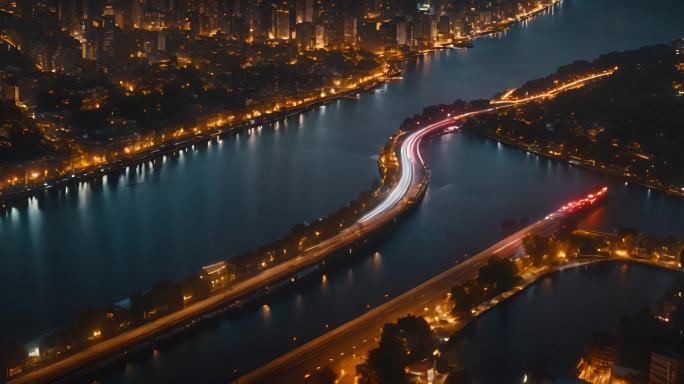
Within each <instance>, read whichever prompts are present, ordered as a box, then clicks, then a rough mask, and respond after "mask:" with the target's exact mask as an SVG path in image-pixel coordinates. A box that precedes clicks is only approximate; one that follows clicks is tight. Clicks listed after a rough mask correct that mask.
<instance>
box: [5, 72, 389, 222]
mask: <svg viewBox="0 0 684 384" xmlns="http://www.w3.org/2000/svg"><path fill="white" fill-rule="evenodd" d="M394 75H395V72H394V71H391V70H388V71H387V72H385V73H383V74H382V76H379V78H377V79H375V80H372V81H370V82H368V83H366V84H361V85H359V86H358V87H356V88H353V89H349V90H345V91H343V92H339V93H335V94H330V95H326V96H324V97H320V98H318V99H316V100H314V101H312V102H309V103H307V104H303V105H300V106H297V107H294V108H292V109H288V110H283V111H280V112H273V113H271V114H267V115H262V116H259V117H255V118H254V119H251V120H247V121H240V122H237V123H225V124H224V125H219V126H216V127H215V128H213V129H211V128H207V130H206V132H203V131H198V132H197V133H195V134H192V133H191V134H192V136H190V137H187V138H185V139H182V140H177V141H174V142H162V143H161V144H158V145H156V146H152V147H149V148H144V149H142V150H140V151H138V152H136V153H133V154H131V155H128V156H123V157H121V158H118V159H116V160H112V161H108V162H104V163H101V164H97V165H93V166H90V167H86V168H83V169H79V170H78V171H75V172H68V173H62V174H59V175H57V176H50V177H47V178H44V179H40V180H39V181H29V182H27V184H23V185H21V186H16V187H6V188H4V189H0V213H2V212H3V210H7V209H9V208H11V206H12V205H13V203H14V202H16V201H17V200H18V199H20V198H25V197H29V196H35V195H37V194H38V193H41V192H43V191H47V190H50V189H54V188H61V187H64V186H68V185H71V184H75V183H80V182H86V181H92V180H94V179H97V178H99V177H102V176H104V175H106V174H108V173H112V172H117V171H121V170H122V169H125V168H126V167H129V166H136V165H140V164H143V163H146V162H148V161H154V160H158V159H160V158H161V157H162V156H164V155H170V154H174V153H175V152H177V151H180V150H185V149H187V148H189V147H192V146H193V145H198V144H201V143H203V142H205V141H210V140H218V139H220V138H221V137H223V136H225V135H231V134H232V135H234V134H238V133H241V132H245V131H248V130H250V129H255V128H258V127H259V126H262V125H266V124H274V123H276V122H278V121H284V120H286V119H288V118H291V117H292V116H295V115H298V114H300V113H305V112H307V111H310V110H313V109H315V108H318V107H320V106H322V105H325V104H328V103H331V102H333V101H335V100H340V99H345V98H349V97H350V96H352V95H355V94H358V93H359V92H370V91H372V90H374V89H376V88H378V87H381V86H382V85H384V84H386V83H387V82H389V81H391V79H392V77H393V76H394ZM188 132H192V131H188ZM27 172H28V171H27ZM27 180H28V179H27Z"/></svg>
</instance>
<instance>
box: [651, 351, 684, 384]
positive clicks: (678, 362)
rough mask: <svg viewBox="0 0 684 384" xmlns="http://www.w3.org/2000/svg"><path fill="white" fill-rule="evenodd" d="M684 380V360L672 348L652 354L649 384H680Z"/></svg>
mask: <svg viewBox="0 0 684 384" xmlns="http://www.w3.org/2000/svg"><path fill="white" fill-rule="evenodd" d="M683 379H684V359H682V356H681V355H680V354H679V353H677V352H675V351H674V350H672V349H670V348H659V349H657V350H655V351H653V352H652V353H651V370H650V373H649V379H648V382H649V384H678V383H681V382H682V380H683Z"/></svg>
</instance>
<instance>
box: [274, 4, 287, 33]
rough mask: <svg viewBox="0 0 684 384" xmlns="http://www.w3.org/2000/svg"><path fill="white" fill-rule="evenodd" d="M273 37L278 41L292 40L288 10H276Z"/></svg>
mask: <svg viewBox="0 0 684 384" xmlns="http://www.w3.org/2000/svg"><path fill="white" fill-rule="evenodd" d="M273 21H274V23H273V24H274V25H273V27H274V28H273V35H274V36H275V38H276V39H280V40H289V39H290V11H289V10H288V9H276V10H275V11H274V15H273Z"/></svg>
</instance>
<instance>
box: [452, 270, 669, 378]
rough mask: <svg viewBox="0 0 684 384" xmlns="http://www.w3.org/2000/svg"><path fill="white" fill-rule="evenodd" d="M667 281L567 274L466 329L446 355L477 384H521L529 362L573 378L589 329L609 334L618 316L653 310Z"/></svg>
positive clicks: (647, 273) (641, 273)
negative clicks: (534, 362)
mask: <svg viewBox="0 0 684 384" xmlns="http://www.w3.org/2000/svg"><path fill="white" fill-rule="evenodd" d="M672 280H673V274H672V273H671V272H666V271H662V270H656V269H653V268H649V267H644V266H637V265H627V264H605V265H595V266H591V267H588V268H587V269H585V268H582V269H572V270H565V271H563V272H560V273H558V274H555V275H552V276H550V277H547V278H544V279H542V280H541V281H539V282H538V284H536V285H534V286H532V287H531V288H530V289H528V290H526V291H524V292H522V293H521V294H520V295H518V296H516V297H515V298H513V299H511V300H510V301H509V302H507V303H504V304H502V305H500V306H499V307H497V308H495V309H494V310H492V311H491V312H489V313H487V314H485V315H484V316H483V317H482V318H481V319H479V320H477V321H476V322H474V323H473V324H471V325H470V326H469V327H468V328H467V329H466V331H465V332H463V333H462V334H461V335H460V336H459V337H458V342H457V343H456V344H455V345H454V346H453V348H452V349H450V351H449V353H448V356H449V357H450V358H452V359H454V361H458V362H459V363H460V364H462V365H463V366H464V367H465V368H466V369H468V370H469V371H470V372H472V373H473V376H474V377H475V380H476V382H477V383H480V384H486V383H491V384H502V383H514V382H516V383H520V382H522V377H523V375H524V372H525V368H526V364H527V363H528V361H530V360H537V361H543V362H545V364H546V367H547V368H548V370H549V372H550V373H552V374H554V375H559V376H572V375H573V372H574V369H575V366H576V364H577V362H578V361H579V358H580V357H581V354H582V352H583V350H584V348H585V346H586V344H587V343H588V341H589V339H590V337H591V332H592V330H598V331H606V332H612V331H615V329H616V327H617V324H618V321H619V320H620V317H621V316H622V315H624V314H627V313H633V312H634V311H636V310H637V309H639V308H642V307H652V306H653V303H655V302H656V301H657V299H659V298H660V297H661V296H662V294H663V293H664V292H665V290H666V289H667V288H668V287H669V286H670V284H671V283H672ZM492 367H496V369H492Z"/></svg>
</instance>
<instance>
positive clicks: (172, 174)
mask: <svg viewBox="0 0 684 384" xmlns="http://www.w3.org/2000/svg"><path fill="white" fill-rule="evenodd" d="M682 12H684V3H682V2H681V1H664V0H658V1H648V2H647V1H638V0H626V1H625V0H596V1H591V0H565V1H564V2H563V3H562V4H561V5H560V6H559V7H557V8H556V9H555V10H554V11H553V12H549V13H548V14H547V15H543V16H540V17H538V18H536V19H534V20H532V21H530V22H528V23H526V24H524V25H520V26H517V27H515V28H513V29H512V30H511V31H509V32H508V33H507V34H506V35H505V36H501V37H498V38H486V39H481V40H478V42H477V44H476V45H477V47H476V48H475V49H472V50H467V51H447V52H441V53H438V54H436V55H432V56H425V57H422V58H420V59H417V60H415V61H412V62H411V63H409V64H408V68H407V73H406V75H405V78H404V80H402V81H399V82H395V83H392V84H389V85H388V86H386V87H385V88H383V89H382V90H380V91H378V92H375V93H372V94H364V95H362V96H361V100H360V101H356V102H354V101H338V102H335V103H332V104H330V105H328V106H326V107H325V108H321V109H318V110H316V111H312V112H309V113H306V114H303V115H301V116H299V117H298V118H295V119H291V120H288V121H287V122H286V123H285V124H280V125H279V126H278V127H277V128H276V127H271V128H268V127H265V128H264V129H263V130H262V131H261V132H260V133H256V132H255V133H253V134H251V135H250V134H246V133H243V134H241V135H239V136H238V137H234V138H224V139H223V142H222V143H221V144H220V145H219V144H214V145H212V147H210V148H198V150H197V151H194V150H190V151H188V152H187V153H185V154H184V155H183V157H182V158H179V159H177V160H167V162H166V163H165V164H164V165H163V166H161V167H150V166H143V167H142V168H141V169H138V170H134V169H131V170H130V171H129V174H128V176H124V177H120V178H115V177H111V178H108V179H107V180H106V181H102V182H99V183H90V184H83V185H81V186H80V187H79V188H73V187H72V188H70V189H69V191H68V193H67V192H66V191H64V190H62V191H60V192H59V193H52V194H49V195H46V196H43V197H40V198H38V199H31V200H30V201H29V202H28V203H27V206H25V207H18V208H17V209H16V210H14V211H12V212H11V214H10V215H8V216H6V217H4V218H1V219H0V257H1V258H2V262H3V266H2V268H0V300H2V302H3V303H4V313H3V316H1V317H0V326H1V327H2V329H8V330H12V332H8V333H4V332H3V333H2V334H0V339H6V338H9V337H10V336H12V337H15V338H19V339H20V340H28V339H30V338H31V337H34V336H36V335H38V334H40V333H41V332H43V331H45V330H49V329H50V328H51V327H54V326H57V325H60V324H64V323H65V322H66V321H67V320H69V319H71V318H72V317H73V314H74V312H76V311H78V310H80V309H83V308H84V307H87V306H90V305H101V304H104V303H109V302H113V301H117V300H119V299H121V298H123V297H126V296H128V295H130V294H132V293H134V292H135V291H138V290H141V289H146V288H149V287H150V286H151V285H152V284H153V282H154V281H157V280H159V279H164V278H173V279H179V278H182V277H184V276H186V275H187V274H190V273H193V272H194V271H196V270H197V269H198V268H200V267H201V266H202V265H206V264H208V263H211V262H213V261H216V260H217V259H219V258H223V257H227V256H230V255H234V254H237V253H239V252H241V251H243V250H246V249H249V248H252V247H255V246H256V245H258V244H261V243H263V242H266V241H269V240H272V239H275V238H277V237H278V236H281V235H283V234H284V233H286V232H287V230H288V229H289V228H290V227H291V226H292V225H293V224H294V223H297V222H301V221H304V220H311V219H315V218H317V217H320V216H323V215H325V214H326V213H328V212H330V211H333V210H335V209H337V208H338V207H339V206H341V205H343V204H345V203H346V202H347V201H349V200H351V199H353V198H355V197H356V195H357V194H358V192H359V191H361V190H363V189H366V188H368V187H369V186H370V184H371V180H372V179H373V178H375V177H377V169H376V156H377V152H378V150H379V148H380V147H381V146H382V145H383V144H384V142H385V141H386V139H387V137H388V136H389V135H390V134H392V133H394V132H395V130H396V129H397V127H398V125H399V123H400V122H401V121H402V120H403V119H404V118H405V117H407V116H409V115H411V114H413V113H416V112H419V111H420V110H421V109H422V107H423V106H426V105H430V104H435V103H440V102H451V101H453V100H455V99H457V98H462V99H473V98H479V97H488V96H490V95H492V94H494V93H496V92H497V91H499V90H501V89H504V88H508V87H513V86H516V85H519V84H521V83H523V82H524V81H526V80H528V79H531V78H535V77H538V76H542V75H545V74H547V73H549V72H552V71H553V70H555V68H556V67H557V66H559V65H561V64H564V63H567V62H570V61H572V60H575V59H578V58H586V59H590V58H593V57H595V56H597V55H599V54H600V53H603V52H607V51H611V50H618V49H628V48H636V47H639V46H642V45H645V44H650V43H659V42H669V41H670V40H672V39H674V38H675V37H677V36H679V35H683V36H684V23H681V20H680V17H679V15H681V14H682ZM424 153H425V157H426V158H427V160H428V161H429V163H430V166H431V170H432V176H431V180H430V187H429V190H428V193H427V196H426V198H425V200H424V201H423V202H422V203H421V204H420V206H419V208H418V210H417V211H416V212H415V213H414V214H413V216H411V217H410V218H409V219H408V220H406V221H405V222H404V223H403V224H402V225H401V226H400V227H399V228H398V230H397V231H396V232H395V233H394V234H393V236H392V237H391V238H390V239H389V240H388V241H386V242H384V243H382V244H380V245H378V247H377V250H379V251H380V253H381V256H380V257H378V258H367V259H361V260H357V261H355V262H353V263H351V265H350V267H349V268H344V269H342V270H337V271H332V272H330V273H329V274H328V279H327V284H326V285H325V286H323V285H321V284H310V285H308V286H304V287H302V288H301V289H300V291H298V292H295V293H292V294H289V295H285V296H283V297H280V298H278V299H277V300H273V301H272V302H270V303H269V304H270V311H269V312H262V311H249V312H247V313H245V314H244V315H243V316H241V317H240V318H237V319H230V320H225V321H221V322H219V323H217V324H215V325H213V326H211V327H209V328H208V329H206V330H204V331H202V332H197V333H195V334H193V336H192V337H189V338H187V339H183V340H182V341H180V342H178V343H176V344H174V345H172V346H167V347H166V348H164V349H161V350H160V351H159V354H158V355H157V357H155V358H154V359H153V360H150V361H147V360H142V361H136V362H133V363H131V364H129V365H128V366H127V367H126V368H125V369H122V370H115V371H114V372H110V373H108V374H107V375H106V377H104V378H103V380H104V381H107V382H119V381H133V382H148V381H151V380H155V379H156V380H171V381H175V380H179V381H182V380H186V381H187V380H189V379H197V378H199V379H200V380H202V381H214V380H215V381H218V382H222V381H225V380H226V379H227V378H229V377H230V373H229V372H232V370H233V369H235V368H237V369H238V370H239V371H242V372H244V371H245V370H249V369H252V368H254V367H255V366H257V365H259V364H261V363H263V362H265V361H268V360H270V359H272V358H274V357H276V356H277V355H279V354H282V353H284V352H286V351H288V350H289V349H290V348H292V347H293V346H295V345H294V343H293V342H292V337H293V336H295V335H296V336H298V339H297V340H298V342H297V343H302V342H305V341H306V340H308V339H310V338H313V337H315V336H317V335H319V334H320V333H321V332H322V331H323V330H324V324H325V323H330V324H331V325H335V324H340V323H343V322H345V321H347V320H350V319H351V318H353V317H354V316H356V315H358V314H360V313H361V312H362V311H363V308H364V306H365V305H366V304H373V305H374V304H378V303H380V302H382V301H384V300H385V299H384V294H385V293H389V294H391V295H392V296H394V295H396V294H399V293H401V292H403V291H405V290H407V289H409V288H410V287H412V286H414V285H416V284H417V283H419V282H421V281H424V280H426V279H427V278H429V277H431V276H433V275H434V274H436V273H438V272H439V271H441V270H443V269H444V268H446V267H448V266H450V265H452V264H453V262H454V260H456V259H458V258H462V257H464V254H466V253H471V254H472V253H473V252H475V251H477V250H479V249H482V248H484V247H485V246H486V245H488V244H490V243H493V242H494V241H495V240H497V239H498V238H500V237H501V235H502V233H501V231H500V223H501V221H502V220H503V219H505V218H510V217H519V216H522V215H526V216H529V217H531V218H538V217H543V216H544V215H545V214H546V213H548V212H549V211H552V210H555V209H556V208H557V207H558V206H560V205H561V204H562V203H563V202H564V201H565V200H568V199H570V198H572V197H576V196H577V195H582V194H584V193H586V192H587V191H589V190H592V189H595V188H598V187H600V186H603V185H608V186H609V187H611V200H610V202H609V203H608V204H607V205H606V206H605V207H603V208H601V209H600V210H599V211H597V212H595V213H594V214H592V215H591V216H590V217H589V218H588V219H587V221H586V223H585V225H587V226H589V227H593V228H600V229H606V230H611V229H613V228H615V227H616V226H618V225H632V226H637V227H639V228H641V229H643V230H645V231H650V232H656V233H671V232H677V233H680V234H684V201H681V200H675V199H672V198H669V197H667V196H664V195H662V194H660V193H657V192H648V191H647V190H646V189H643V188H640V187H636V186H628V187H626V186H624V185H623V183H622V182H620V181H618V180H614V179H611V178H608V177H606V176H602V175H598V174H593V173H590V172H586V171H582V170H579V169H576V168H572V167H568V166H566V165H564V164H560V163H556V162H552V161H548V160H544V159H540V158H537V157H535V156H530V155H527V154H525V153H524V152H521V151H517V150H514V149H509V148H504V147H501V146H500V145H498V144H497V143H494V142H489V141H485V140H481V139H478V138H474V137H468V136H465V135H460V134H457V135H451V136H443V137H441V138H439V139H435V140H434V141H432V142H430V143H428V144H427V145H425V147H424ZM606 310H608V309H606Z"/></svg>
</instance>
